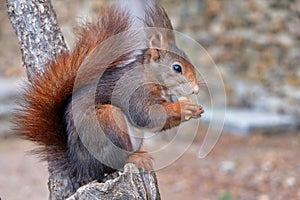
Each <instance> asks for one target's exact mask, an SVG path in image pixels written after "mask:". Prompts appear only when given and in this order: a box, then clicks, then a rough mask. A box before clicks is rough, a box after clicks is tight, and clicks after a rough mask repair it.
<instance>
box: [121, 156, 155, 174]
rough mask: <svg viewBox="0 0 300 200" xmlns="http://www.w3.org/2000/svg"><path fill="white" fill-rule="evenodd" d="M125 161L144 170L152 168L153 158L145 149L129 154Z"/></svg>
mask: <svg viewBox="0 0 300 200" xmlns="http://www.w3.org/2000/svg"><path fill="white" fill-rule="evenodd" d="M126 163H134V164H135V165H136V166H137V167H138V168H139V169H143V170H146V171H152V170H153V158H152V156H151V155H150V154H149V153H148V152H146V151H136V152H134V153H133V154H132V155H130V156H129V157H128V159H127V161H126Z"/></svg>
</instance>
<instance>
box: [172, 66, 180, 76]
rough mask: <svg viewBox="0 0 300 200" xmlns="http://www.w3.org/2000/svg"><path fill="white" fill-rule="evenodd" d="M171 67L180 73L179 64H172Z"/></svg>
mask: <svg viewBox="0 0 300 200" xmlns="http://www.w3.org/2000/svg"><path fill="white" fill-rule="evenodd" d="M172 69H173V70H174V71H175V72H177V73H180V74H182V69H181V66H180V65H179V64H174V65H172Z"/></svg>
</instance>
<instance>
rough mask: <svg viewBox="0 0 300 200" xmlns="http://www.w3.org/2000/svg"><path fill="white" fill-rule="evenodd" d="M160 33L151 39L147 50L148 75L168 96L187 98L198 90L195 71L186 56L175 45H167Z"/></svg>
mask: <svg viewBox="0 0 300 200" xmlns="http://www.w3.org/2000/svg"><path fill="white" fill-rule="evenodd" d="M167 41H168V40H165V39H164V36H163V35H162V34H160V33H158V34H155V35H153V36H152V37H151V39H150V43H149V49H148V50H147V53H146V55H147V57H146V59H147V62H146V63H147V64H148V67H147V68H148V69H150V70H149V73H151V74H152V76H154V78H155V79H156V80H157V81H158V82H159V84H161V85H163V86H164V87H165V88H167V90H168V93H169V94H170V95H175V96H177V97H180V96H189V95H191V94H198V93H199V90H200V86H199V83H198V81H197V76H196V69H195V68H194V66H193V65H192V64H191V62H190V61H189V59H188V57H187V55H186V54H185V53H184V52H183V51H182V50H180V49H179V48H178V47H177V46H176V44H175V43H169V42H167Z"/></svg>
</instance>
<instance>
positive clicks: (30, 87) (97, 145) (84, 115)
mask: <svg viewBox="0 0 300 200" xmlns="http://www.w3.org/2000/svg"><path fill="white" fill-rule="evenodd" d="M100 13H101V15H100V16H99V18H98V21H97V22H95V23H88V24H86V25H83V26H82V27H80V28H79V29H78V30H77V31H78V39H77V43H76V45H75V47H74V49H73V50H71V51H69V52H65V53H62V54H61V55H60V56H59V57H58V58H56V59H55V60H54V61H51V62H50V63H49V64H48V65H47V67H46V68H45V72H44V74H43V75H37V77H36V78H35V79H34V80H32V81H31V82H30V83H28V84H27V85H26V89H25V91H24V94H23V101H22V103H21V109H20V110H19V111H18V112H17V114H16V119H17V120H16V125H17V131H18V133H19V134H20V135H21V136H22V137H24V138H26V139H28V140H31V141H33V142H35V143H37V144H38V145H39V148H38V149H37V150H36V152H37V153H39V155H40V156H42V158H44V160H46V161H48V164H49V169H51V170H54V171H55V170H57V171H59V170H65V171H68V173H69V174H70V175H71V176H74V177H75V178H76V179H77V180H79V181H80V182H81V183H82V184H84V183H87V182H89V181H91V180H101V179H103V177H104V175H105V174H107V173H111V172H114V171H115V170H116V169H118V168H121V167H122V166H123V165H124V164H125V163H126V162H127V163H128V162H130V163H135V164H136V165H137V166H138V167H139V168H143V169H145V170H151V169H152V158H151V156H150V155H149V154H148V153H147V152H144V151H142V150H141V146H142V140H143V139H142V137H141V138H137V139H134V138H133V136H132V134H136V133H133V132H137V133H143V132H144V131H149V130H151V131H152V132H155V133H158V132H160V131H163V130H167V129H170V128H173V127H176V126H178V125H179V124H180V123H182V122H184V121H187V120H188V119H189V118H199V117H201V114H202V113H203V112H204V111H203V108H202V107H201V106H199V105H196V104H194V103H193V102H190V101H178V100H174V98H172V96H177V97H180V96H188V95H191V94H198V92H199V83H198V81H197V78H196V71H195V68H194V66H193V65H192V64H191V62H190V61H189V59H188V58H187V56H186V54H185V53H184V52H183V51H182V50H180V49H179V48H178V47H177V45H176V42H175V36H174V35H173V34H172V33H168V34H164V33H162V32H160V29H158V30H157V31H151V35H149V34H148V35H146V36H145V37H147V39H145V41H143V42H146V43H148V45H147V47H145V48H144V49H140V50H139V51H138V52H139V53H127V54H125V55H122V56H118V57H117V59H116V60H114V61H113V62H112V63H110V64H109V66H103V65H102V64H101V60H99V59H97V58H98V57H97V56H96V57H95V56H91V55H93V54H94V55H95V54H96V55H97V52H96V53H95V51H96V49H97V47H98V46H99V45H101V44H103V43H104V42H105V41H106V40H107V39H109V38H111V37H113V36H115V35H118V34H122V33H124V32H126V31H130V29H131V28H132V24H133V23H132V20H131V17H130V15H129V14H128V12H124V11H121V10H120V9H116V8H114V7H110V8H104V9H102V10H101V11H100ZM143 24H144V27H145V28H147V27H158V28H164V29H169V30H173V27H172V24H171V22H170V19H169V18H168V16H167V14H166V12H165V10H164V9H163V8H162V7H160V6H158V5H157V4H154V5H149V6H148V7H147V6H146V9H145V17H144V19H143ZM122 42H123V43H126V42H127V43H129V42H130V41H124V40H123V41H121V42H120V43H122ZM106 48H108V47H107V46H106ZM110 48H114V49H109V50H110V51H115V52H118V51H119V50H120V49H118V48H116V47H115V46H112V47H110ZM119 48H121V46H120V47H119ZM107 50H108V49H107ZM100 57H101V56H100ZM83 63H85V65H89V66H90V67H88V69H89V70H88V71H86V73H83V75H82V77H81V78H80V79H79V80H78V79H77V73H78V70H79V68H80V67H81V66H82V65H83ZM99 70H100V71H101V70H103V73H102V74H101V76H99V74H100V73H98V71H99ZM129 71H133V72H134V74H135V75H134V76H136V77H134V78H135V79H136V80H135V81H137V82H136V83H138V85H139V87H138V88H136V89H135V90H134V91H133V92H132V91H129V88H131V86H130V84H132V83H133V82H135V81H128V82H126V81H125V84H119V86H118V87H117V85H118V82H119V81H120V80H121V79H122V78H123V77H124V76H126V73H128V72H129ZM150 76H151V78H149V77H150ZM129 78H130V76H129ZM131 78H132V77H131ZM152 79H155V80H156V81H154V82H151V81H150V80H152ZM76 81H78V82H76ZM75 82H76V86H75ZM123 83H124V82H123ZM159 83H162V84H159ZM127 84H128V85H127ZM183 85H184V86H185V90H182V86H183ZM94 86H95V88H96V90H95V94H94V98H95V99H92V100H91V99H90V98H89V95H90V94H89V92H91V91H90V88H92V87H94ZM116 87H117V88H116ZM127 93H130V97H128V99H127V100H128V101H127V103H125V101H123V99H122V95H123V94H124V95H126V94H127ZM113 94H116V95H117V96H118V95H119V97H118V98H116V99H115V100H112V98H113ZM88 98H89V99H88ZM124 99H126V98H124ZM87 102H89V103H87ZM90 102H92V104H91V103H90ZM125 104H126V105H125ZM74 110H76V111H77V112H74ZM78 111H79V112H78ZM187 116H188V117H187ZM97 126H98V127H101V131H99V129H98V128H97ZM110 142H111V144H113V145H111V144H109V143H110ZM88 144H91V145H94V147H93V148H94V150H95V151H96V152H97V153H98V154H97V156H95V155H93V154H92V153H91V152H90V149H89V147H88V146H87V145H88ZM111 146H114V147H117V148H119V149H121V150H124V151H123V152H125V153H120V154H119V152H118V151H115V150H113V148H112V147H111ZM121 154H122V155H121Z"/></svg>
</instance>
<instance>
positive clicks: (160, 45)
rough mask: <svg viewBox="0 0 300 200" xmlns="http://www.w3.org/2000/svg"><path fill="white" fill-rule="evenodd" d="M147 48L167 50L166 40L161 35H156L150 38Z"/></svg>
mask: <svg viewBox="0 0 300 200" xmlns="http://www.w3.org/2000/svg"><path fill="white" fill-rule="evenodd" d="M149 48H154V49H162V50H167V49H168V48H169V44H168V40H167V38H165V37H164V36H163V34H162V33H156V34H154V35H152V37H151V38H150V43H149Z"/></svg>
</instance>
